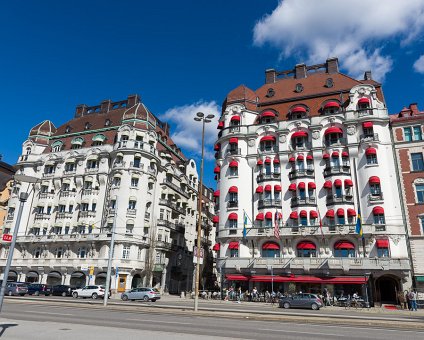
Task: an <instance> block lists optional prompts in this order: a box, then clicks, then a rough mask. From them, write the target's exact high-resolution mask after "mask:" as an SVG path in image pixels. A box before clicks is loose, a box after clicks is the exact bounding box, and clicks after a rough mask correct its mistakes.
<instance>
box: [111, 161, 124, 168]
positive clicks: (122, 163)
mask: <svg viewBox="0 0 424 340" xmlns="http://www.w3.org/2000/svg"><path fill="white" fill-rule="evenodd" d="M125 166H126V162H115V163H113V166H112V167H113V168H114V169H118V168H125Z"/></svg>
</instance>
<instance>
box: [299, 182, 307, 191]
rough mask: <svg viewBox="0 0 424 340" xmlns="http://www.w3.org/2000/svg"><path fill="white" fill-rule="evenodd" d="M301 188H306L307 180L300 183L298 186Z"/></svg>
mask: <svg viewBox="0 0 424 340" xmlns="http://www.w3.org/2000/svg"><path fill="white" fill-rule="evenodd" d="M297 187H298V188H299V189H302V190H303V189H305V188H306V184H305V182H300V183H299V185H298V186H297Z"/></svg>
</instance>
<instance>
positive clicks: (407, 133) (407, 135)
mask: <svg viewBox="0 0 424 340" xmlns="http://www.w3.org/2000/svg"><path fill="white" fill-rule="evenodd" d="M403 137H404V140H405V142H412V130H411V128H410V127H404V128H403Z"/></svg>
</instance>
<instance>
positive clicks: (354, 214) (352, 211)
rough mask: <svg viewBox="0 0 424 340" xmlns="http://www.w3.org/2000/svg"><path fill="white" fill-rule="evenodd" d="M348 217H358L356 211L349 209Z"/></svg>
mask: <svg viewBox="0 0 424 340" xmlns="http://www.w3.org/2000/svg"><path fill="white" fill-rule="evenodd" d="M347 216H349V217H355V216H356V211H355V210H354V209H352V208H349V209H347Z"/></svg>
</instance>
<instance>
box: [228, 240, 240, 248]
mask: <svg viewBox="0 0 424 340" xmlns="http://www.w3.org/2000/svg"><path fill="white" fill-rule="evenodd" d="M228 248H229V249H239V243H238V242H236V241H232V242H230V244H229V245H228Z"/></svg>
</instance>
